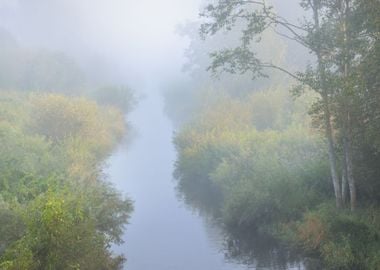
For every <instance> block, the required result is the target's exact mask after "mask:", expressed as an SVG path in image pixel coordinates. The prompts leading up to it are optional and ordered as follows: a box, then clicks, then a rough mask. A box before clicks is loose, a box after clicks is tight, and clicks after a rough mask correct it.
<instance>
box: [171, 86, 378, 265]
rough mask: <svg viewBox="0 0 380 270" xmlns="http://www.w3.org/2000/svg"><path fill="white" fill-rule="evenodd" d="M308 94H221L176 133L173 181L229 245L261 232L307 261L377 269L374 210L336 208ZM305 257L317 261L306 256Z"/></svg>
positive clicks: (240, 245) (234, 246)
mask: <svg viewBox="0 0 380 270" xmlns="http://www.w3.org/2000/svg"><path fill="white" fill-rule="evenodd" d="M310 98H311V100H312V98H313V97H312V96H310V97H307V96H306V97H304V98H302V99H298V100H296V101H295V100H292V99H291V97H290V96H289V94H288V93H287V91H285V90H280V89H279V90H267V91H266V92H265V93H260V92H259V93H255V94H252V95H251V96H250V97H249V98H246V99H245V100H239V99H229V98H226V99H223V98H220V100H219V101H218V102H216V103H214V105H212V106H209V107H208V108H206V109H204V110H203V111H202V112H201V113H199V114H198V115H197V117H195V119H194V120H193V122H191V123H189V124H188V125H186V126H184V127H183V128H182V129H181V130H180V132H179V133H178V134H177V135H176V138H175V145H176V149H177V151H178V160H177V163H176V175H177V179H178V186H179V188H180V190H181V191H182V193H183V196H184V198H185V200H186V201H187V203H188V204H190V205H192V206H193V207H195V208H196V209H198V211H200V212H202V213H205V214H206V215H209V216H212V217H214V218H215V219H216V220H218V222H219V224H220V226H222V227H224V228H226V230H227V231H229V232H231V240H230V243H231V246H232V248H231V250H232V252H231V253H232V254H233V253H234V252H235V251H239V250H242V249H243V250H244V249H245V248H244V246H246V247H247V246H248V247H249V246H254V245H253V244H251V245H250V243H249V240H248V241H247V239H252V241H256V240H255V239H257V237H256V238H255V237H254V235H257V234H258V235H269V236H270V237H272V238H274V239H275V240H277V241H279V242H280V244H281V243H282V245H283V246H285V247H287V249H288V250H289V249H290V250H291V249H294V250H298V251H299V252H300V253H301V254H303V255H301V256H300V257H301V258H299V259H301V260H302V261H304V262H305V263H304V265H305V268H306V269H318V267H322V268H323V269H374V270H375V269H378V265H379V263H378V262H379V259H380V256H379V253H378V250H379V241H378V240H379V235H380V227H379V225H380V219H379V210H378V209H377V208H372V207H368V206H367V207H366V208H365V206H366V205H365V204H363V207H362V208H360V209H357V210H356V211H355V212H354V213H352V212H350V211H349V210H339V209H336V207H335V205H334V202H333V198H334V194H333V193H332V188H331V180H330V176H329V167H328V163H327V161H326V156H327V147H326V144H325V142H324V140H323V137H322V136H321V134H320V133H319V132H318V130H317V129H315V128H313V127H312V125H311V118H310V117H309V115H308V110H309V104H310V103H311V102H310V101H311V100H310ZM234 235H235V236H234ZM236 235H240V237H241V236H242V235H243V238H245V241H244V240H243V241H242V240H241V239H239V237H236ZM252 241H251V242H252ZM236 243H238V244H236ZM250 251H251V252H255V248H254V247H253V248H252V249H251V250H250V248H246V249H245V253H249V252H250ZM237 253H239V252H237ZM243 253H244V252H243ZM288 255H289V256H288V257H289V258H288V261H292V256H291V255H290V254H288ZM286 256H287V255H284V258H286ZM308 257H309V258H311V259H312V260H309V259H307V258H308ZM243 258H244V256H243ZM314 259H317V260H319V259H321V260H322V263H323V265H322V266H320V265H319V266H317V268H315V266H313V265H312V264H311V263H310V264H309V263H308V262H310V261H314ZM248 264H249V263H248ZM284 267H286V265H285V266H284ZM270 269H276V268H270ZM319 269H320V268H319Z"/></svg>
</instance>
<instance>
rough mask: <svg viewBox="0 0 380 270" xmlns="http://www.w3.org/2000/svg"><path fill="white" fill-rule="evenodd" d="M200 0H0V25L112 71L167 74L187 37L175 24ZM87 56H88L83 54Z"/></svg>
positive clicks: (193, 12) (178, 61) (194, 12)
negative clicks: (182, 34)
mask: <svg viewBox="0 0 380 270" xmlns="http://www.w3.org/2000/svg"><path fill="white" fill-rule="evenodd" d="M199 2H200V1H199V0H0V26H2V27H4V28H5V29H7V30H9V31H10V32H11V33H13V34H14V35H15V36H16V37H17V39H18V40H19V41H20V43H21V45H24V46H28V47H29V46H32V47H37V48H41V47H42V48H49V49H55V50H62V51H65V52H68V53H69V54H71V55H74V56H76V57H79V58H82V59H85V60H86V59H87V60H86V61H87V64H89V65H101V63H108V64H109V65H113V66H114V68H115V69H114V70H113V72H114V74H113V76H115V77H120V76H124V74H125V76H126V78H127V79H128V80H131V78H139V79H140V80H143V79H144V80H146V79H147V77H149V76H156V77H161V78H164V77H168V76H171V75H172V74H173V72H174V73H176V72H177V73H178V72H179V70H180V68H181V65H182V61H183V59H182V57H183V50H184V48H185V47H186V45H187V42H186V40H184V39H183V38H181V37H179V36H178V35H177V34H176V33H175V30H176V26H177V25H178V24H180V23H184V22H186V21H187V20H194V19H196V18H197V16H198V13H199ZM89 59H92V62H89V61H88V60H89Z"/></svg>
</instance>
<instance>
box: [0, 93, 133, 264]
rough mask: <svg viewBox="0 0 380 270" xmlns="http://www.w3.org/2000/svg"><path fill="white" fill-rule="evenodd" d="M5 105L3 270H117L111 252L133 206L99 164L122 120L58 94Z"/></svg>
mask: <svg viewBox="0 0 380 270" xmlns="http://www.w3.org/2000/svg"><path fill="white" fill-rule="evenodd" d="M0 103H1V104H0V108H1V110H0V141H1V145H0V166H1V168H0V228H1V236H0V268H1V269H102V270H103V269H118V267H119V266H120V264H121V263H122V262H123V258H122V257H114V255H113V254H111V252H110V251H109V250H108V248H109V246H110V244H111V243H118V242H120V241H121V239H120V236H121V233H122V229H123V226H124V225H125V224H126V222H127V220H128V217H129V214H130V212H131V210H132V205H131V202H130V201H129V200H128V199H124V198H122V197H121V196H120V194H119V193H118V192H117V191H116V190H115V189H113V188H112V187H111V186H110V185H109V184H107V183H106V182H105V179H104V176H103V175H102V173H101V171H100V164H101V163H102V162H103V161H104V158H105V157H106V156H107V155H108V154H109V153H110V151H111V150H112V149H113V147H114V146H115V145H116V143H117V142H118V141H119V140H120V139H121V136H122V135H123V133H124V132H125V126H124V119H123V116H122V114H121V113H120V112H119V111H118V110H116V109H112V108H110V107H107V108H106V107H100V106H98V105H97V104H96V103H95V102H93V101H88V100H86V99H84V98H68V97H65V96H61V95H55V94H23V95H20V94H14V93H2V94H1V97H0Z"/></svg>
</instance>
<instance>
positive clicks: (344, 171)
mask: <svg viewBox="0 0 380 270" xmlns="http://www.w3.org/2000/svg"><path fill="white" fill-rule="evenodd" d="M346 144H347V138H346V136H345V135H343V159H342V203H343V205H345V204H346V203H347V195H348V194H347V191H348V182H347V161H346V160H347V159H346V156H347V152H346V147H345V145H346Z"/></svg>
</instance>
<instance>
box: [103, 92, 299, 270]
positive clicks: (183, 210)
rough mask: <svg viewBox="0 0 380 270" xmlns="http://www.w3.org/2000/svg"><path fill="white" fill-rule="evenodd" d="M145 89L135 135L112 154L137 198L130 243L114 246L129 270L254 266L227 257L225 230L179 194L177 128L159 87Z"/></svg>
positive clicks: (113, 177)
mask: <svg viewBox="0 0 380 270" xmlns="http://www.w3.org/2000/svg"><path fill="white" fill-rule="evenodd" d="M146 92H147V93H149V95H147V96H146V97H145V98H144V99H143V100H142V101H141V102H140V103H139V104H138V107H137V108H136V109H135V110H134V111H133V112H132V113H131V115H130V116H129V119H130V121H129V122H130V128H132V133H134V134H135V135H134V136H133V138H131V140H130V141H128V142H126V143H124V144H122V145H121V146H120V147H119V149H118V150H117V151H115V153H114V154H113V155H112V156H111V157H110V158H109V161H108V165H109V166H108V167H107V170H106V173H107V174H108V175H109V178H110V181H112V182H113V183H114V184H115V186H116V188H117V189H118V190H120V191H122V192H123V193H124V194H126V195H128V196H129V197H130V198H131V199H132V200H133V201H134V212H133V213H132V217H131V219H130V224H129V225H128V226H127V229H126V232H125V234H124V236H123V240H124V241H125V243H124V244H122V245H121V246H115V247H113V250H114V252H115V253H117V254H120V253H121V254H124V255H125V256H126V257H127V262H126V264H125V267H124V269H128V270H150V269H156V270H194V269H199V270H202V269H204V270H238V269H255V268H254V267H253V266H247V265H244V264H240V263H237V262H236V261H231V260H228V259H227V257H226V256H225V252H226V251H225V250H224V249H223V239H224V237H223V235H222V233H221V231H220V229H218V228H217V227H215V226H214V225H213V223H212V222H211V221H210V219H208V218H205V217H202V216H200V215H199V214H197V213H196V212H195V211H192V210H191V209H190V207H188V206H186V205H185V204H184V203H183V201H181V200H180V199H179V198H178V196H177V191H176V188H175V187H176V182H175V180H174V179H173V170H174V165H175V160H176V152H175V149H174V145H173V143H172V137H173V132H174V130H173V126H172V123H171V122H170V120H169V119H168V118H167V116H166V115H165V113H164V110H163V108H164V104H163V99H162V97H161V96H160V95H159V93H158V91H154V89H153V91H152V90H150V91H146ZM257 269H259V268H257ZM260 269H268V268H260ZM269 269H271V268H269ZM288 269H299V268H288Z"/></svg>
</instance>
